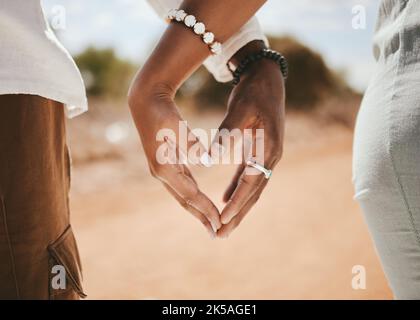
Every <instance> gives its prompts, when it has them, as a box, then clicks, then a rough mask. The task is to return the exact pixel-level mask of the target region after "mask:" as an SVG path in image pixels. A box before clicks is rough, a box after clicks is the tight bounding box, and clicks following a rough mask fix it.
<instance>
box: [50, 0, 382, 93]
mask: <svg viewBox="0 0 420 320" xmlns="http://www.w3.org/2000/svg"><path fill="white" fill-rule="evenodd" d="M42 3H43V8H44V12H45V14H46V16H47V17H48V18H49V19H52V18H53V17H54V16H56V15H57V11H56V10H57V8H59V9H58V10H62V9H64V10H65V29H64V30H59V31H58V35H59V38H60V40H61V41H62V43H63V44H64V46H65V47H66V48H67V49H68V50H69V51H70V53H71V54H73V55H76V54H77V53H80V52H81V51H83V50H84V49H85V48H86V47H87V46H91V45H94V46H97V47H101V48H102V47H113V48H115V50H116V52H117V53H118V54H119V55H120V56H121V57H123V58H126V59H130V60H132V61H133V62H137V63H140V62H143V61H145V60H146V59H147V55H148V54H149V53H150V51H151V49H152V48H153V46H154V45H155V44H156V42H157V41H158V39H159V37H160V35H161V34H162V32H163V31H164V29H165V27H166V24H165V23H164V22H162V21H161V20H160V19H159V17H158V16H157V15H156V14H155V13H154V11H153V10H152V9H151V8H150V7H149V5H148V3H147V2H146V1H145V0H107V1H103V0H72V1H68V0H42ZM360 5H361V6H363V8H364V10H365V12H366V27H365V28H362V29H354V28H353V27H352V22H353V20H354V16H355V15H356V13H354V12H353V11H352V10H353V9H354V8H355V6H360ZM378 6H379V0H316V1H315V0H294V1H290V0H289V1H287V0H268V1H267V3H266V4H265V5H264V6H263V7H262V8H261V10H260V11H259V12H258V13H257V16H258V18H259V21H260V23H261V26H262V28H263V31H264V32H265V33H266V34H270V35H292V36H295V37H296V38H298V39H299V40H300V41H302V42H303V43H305V44H306V45H309V46H310V47H311V48H313V49H315V50H316V51H318V52H320V53H321V54H322V55H323V57H324V59H325V60H326V62H327V63H328V64H329V65H330V66H331V67H333V68H335V69H338V70H340V71H344V72H345V74H346V75H347V80H348V81H349V83H350V84H351V85H352V86H353V87H354V88H356V89H358V90H364V89H365V88H366V86H367V84H368V82H369V78H370V75H371V73H372V71H373V67H374V60H373V57H372V45H371V41H372V36H373V31H374V28H375V22H376V15H377V10H378ZM59 12H61V11H59Z"/></svg>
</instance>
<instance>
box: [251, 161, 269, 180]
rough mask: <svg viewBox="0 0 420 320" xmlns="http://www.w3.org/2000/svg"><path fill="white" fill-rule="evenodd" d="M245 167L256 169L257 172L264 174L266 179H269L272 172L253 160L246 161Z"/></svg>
mask: <svg viewBox="0 0 420 320" xmlns="http://www.w3.org/2000/svg"><path fill="white" fill-rule="evenodd" d="M246 165H247V166H249V167H253V168H255V169H257V170H258V171H260V172H262V173H264V176H265V178H266V179H270V178H271V175H272V173H273V171H272V170H269V169H267V168H265V167H264V166H262V165H260V164H258V163H257V162H256V161H255V160H253V159H250V160H248V161H247V162H246Z"/></svg>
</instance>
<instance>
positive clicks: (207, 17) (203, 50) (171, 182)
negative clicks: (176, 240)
mask: <svg viewBox="0 0 420 320" xmlns="http://www.w3.org/2000/svg"><path fill="white" fill-rule="evenodd" d="M264 2H265V0H248V1H246V2H244V1H243V0H231V1H225V0H212V1H199V0H185V1H184V2H183V3H182V5H181V8H182V9H184V10H185V11H186V12H188V13H189V14H194V15H195V16H196V17H197V18H198V19H199V20H201V21H203V22H204V23H205V24H206V26H207V29H208V30H210V31H212V32H213V33H214V34H215V35H216V39H217V40H218V41H220V42H222V43H223V42H225V41H226V40H227V39H228V38H230V37H231V36H232V35H233V34H234V33H235V32H236V31H237V30H239V28H241V26H242V25H243V24H245V23H246V22H247V21H248V20H249V19H250V18H251V17H252V16H253V15H254V14H255V12H256V11H257V10H258V9H259V8H260V7H261V6H262V5H263V4H264ZM238 8H240V10H238ZM209 55H210V51H209V49H208V47H207V45H205V44H204V43H203V42H202V41H201V39H200V38H199V37H198V36H197V35H195V34H194V33H193V32H191V30H189V29H187V28H186V27H185V26H183V25H181V24H179V23H171V24H170V25H169V27H168V28H167V30H166V32H165V33H164V35H163V36H162V38H161V40H160V41H159V43H158V45H157V47H156V48H155V49H154V51H153V53H152V54H151V56H150V58H149V59H148V61H147V62H146V64H145V65H144V67H143V68H142V70H141V71H140V72H139V73H138V74H137V75H136V77H135V80H134V81H133V84H132V86H131V88H130V92H129V106H130V110H131V112H132V115H133V119H134V121H135V124H136V126H137V129H138V132H139V135H140V137H141V140H142V143H143V147H144V150H145V154H146V157H147V158H148V161H149V167H150V170H151V172H152V174H153V175H154V176H155V177H156V178H158V179H159V180H160V181H162V183H163V184H164V186H165V187H166V188H167V189H168V191H169V192H170V193H171V194H172V195H173V196H174V197H175V198H176V199H177V200H178V201H179V202H180V204H181V205H182V206H183V207H185V208H186V209H187V210H188V211H190V212H191V213H192V214H193V215H194V216H195V217H197V218H198V219H199V220H200V221H201V222H202V223H203V225H204V226H205V227H206V228H207V230H208V231H209V232H210V233H211V234H212V235H213V236H214V235H215V233H216V232H217V230H218V229H220V228H221V226H222V224H221V221H220V215H219V212H218V210H217V208H216V206H215V205H214V204H213V203H212V202H211V200H210V199H208V197H207V196H205V195H204V194H203V193H202V192H201V191H200V190H199V188H198V186H197V183H196V182H195V180H194V178H193V177H192V175H191V173H190V172H189V170H188V168H187V167H186V166H185V165H183V164H178V163H177V164H166V165H162V164H160V163H159V162H158V161H157V159H156V153H157V150H158V148H159V146H160V143H158V142H157V141H156V135H157V133H158V132H159V130H160V129H162V128H168V129H171V130H172V131H173V132H175V133H178V132H179V127H178V125H179V123H180V121H182V118H181V116H180V115H179V113H178V110H177V107H176V106H175V103H174V96H175V93H176V91H177V90H178V88H179V87H180V85H181V84H182V83H183V82H184V81H185V80H186V79H187V78H188V77H189V76H190V75H191V74H192V73H193V72H194V71H195V70H196V69H197V68H198V67H199V66H200V65H201V64H202V63H203V61H204V60H205V59H206V58H207V57H208V56H209ZM186 130H188V132H190V130H189V129H188V128H186ZM190 135H191V136H192V139H189V140H190V141H191V143H189V144H188V145H187V150H184V149H183V146H181V145H178V144H177V142H178V139H177V137H176V139H167V140H166V139H165V141H167V142H168V144H169V145H170V146H172V147H173V148H175V149H176V151H177V153H188V152H189V151H190V149H191V148H192V147H193V146H194V145H195V144H196V142H197V141H198V139H197V138H196V137H193V135H192V134H190ZM200 149H201V151H200V153H203V152H204V151H203V150H205V148H204V146H202V147H201V148H200Z"/></svg>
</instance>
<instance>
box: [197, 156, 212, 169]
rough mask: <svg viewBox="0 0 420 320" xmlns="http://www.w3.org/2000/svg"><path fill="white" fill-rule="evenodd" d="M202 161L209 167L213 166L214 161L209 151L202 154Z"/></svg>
mask: <svg viewBox="0 0 420 320" xmlns="http://www.w3.org/2000/svg"><path fill="white" fill-rule="evenodd" d="M200 163H201V164H202V165H204V166H205V167H207V168H210V167H211V166H213V161H212V159H211V157H210V155H209V154H208V153H207V152H205V153H203V154H202V155H201V157H200Z"/></svg>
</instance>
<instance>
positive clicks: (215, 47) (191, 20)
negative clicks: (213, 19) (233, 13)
mask: <svg viewBox="0 0 420 320" xmlns="http://www.w3.org/2000/svg"><path fill="white" fill-rule="evenodd" d="M166 18H167V20H168V22H170V21H174V20H175V21H177V22H181V23H183V24H184V25H185V26H186V27H187V28H190V29H192V30H193V31H194V33H195V34H197V35H199V36H200V37H201V39H202V40H203V42H204V43H205V44H206V45H208V46H209V48H210V51H211V52H212V53H213V54H214V55H218V54H221V53H222V44H221V43H220V42H217V41H215V36H214V34H213V32H210V31H207V30H206V26H205V24H204V23H203V22H200V21H197V19H196V17H194V16H193V15H191V14H187V13H186V12H185V11H184V10H182V9H171V10H169V12H168V15H167V17H166Z"/></svg>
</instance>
